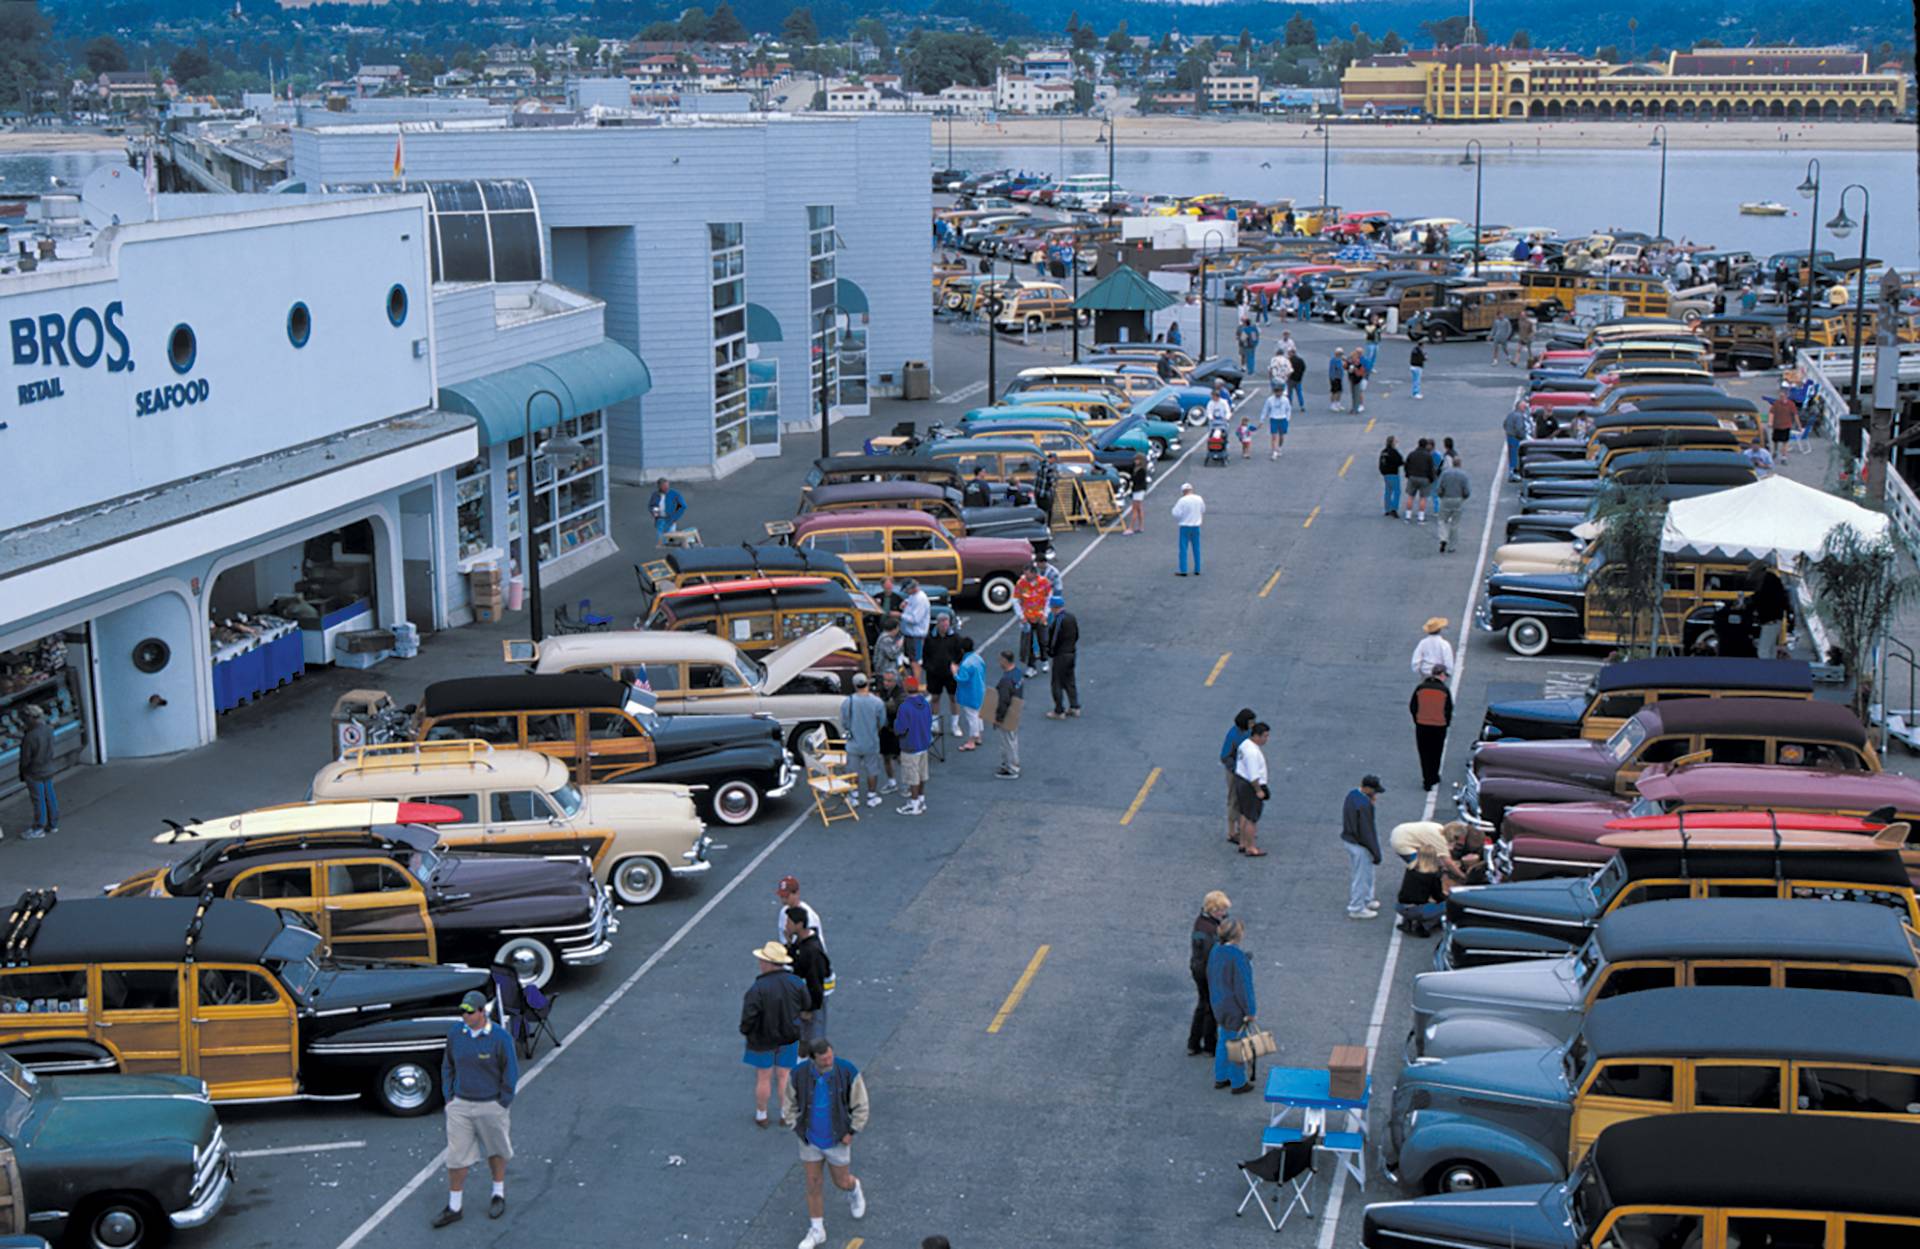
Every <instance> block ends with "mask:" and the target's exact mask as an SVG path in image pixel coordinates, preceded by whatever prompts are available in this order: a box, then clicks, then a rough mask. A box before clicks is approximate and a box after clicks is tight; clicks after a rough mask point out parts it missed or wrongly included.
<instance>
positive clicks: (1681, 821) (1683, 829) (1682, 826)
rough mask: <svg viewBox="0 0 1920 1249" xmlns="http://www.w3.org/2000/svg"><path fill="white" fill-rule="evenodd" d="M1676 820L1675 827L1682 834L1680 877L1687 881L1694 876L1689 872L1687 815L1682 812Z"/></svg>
mask: <svg viewBox="0 0 1920 1249" xmlns="http://www.w3.org/2000/svg"><path fill="white" fill-rule="evenodd" d="M1674 819H1675V821H1676V823H1675V824H1674V827H1675V828H1676V829H1677V830H1679V833H1680V877H1681V879H1682V880H1685V879H1688V878H1689V877H1690V876H1691V875H1692V873H1690V872H1688V871H1687V813H1686V812H1685V811H1681V812H1679V813H1677V814H1676V815H1675V817H1674Z"/></svg>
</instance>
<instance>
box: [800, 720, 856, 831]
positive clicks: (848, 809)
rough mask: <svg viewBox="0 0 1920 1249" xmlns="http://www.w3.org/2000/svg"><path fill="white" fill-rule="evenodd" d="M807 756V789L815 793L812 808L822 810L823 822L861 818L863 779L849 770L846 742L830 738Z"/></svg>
mask: <svg viewBox="0 0 1920 1249" xmlns="http://www.w3.org/2000/svg"><path fill="white" fill-rule="evenodd" d="M804 757H805V758H806V761H807V791H808V792H809V793H811V794H812V795H813V809H814V810H815V811H817V812H818V813H819V815H820V823H821V825H822V826H825V825H828V824H831V823H833V822H834V821H835V820H847V819H851V820H855V821H858V820H859V818H860V804H859V802H858V798H857V795H858V794H859V790H860V778H859V777H857V776H855V775H854V774H853V773H851V772H849V771H847V770H846V767H847V744H846V742H844V741H841V740H839V739H836V738H827V739H826V740H825V741H824V742H823V743H821V745H820V748H819V749H818V750H816V751H815V752H814V753H813V754H810V755H805V756H804ZM836 808H837V812H836Z"/></svg>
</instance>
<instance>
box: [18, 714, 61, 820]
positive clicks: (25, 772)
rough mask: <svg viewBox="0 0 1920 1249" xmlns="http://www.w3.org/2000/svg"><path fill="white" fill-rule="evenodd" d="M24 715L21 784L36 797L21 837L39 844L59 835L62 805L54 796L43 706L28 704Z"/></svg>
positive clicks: (49, 733) (50, 747) (50, 748)
mask: <svg viewBox="0 0 1920 1249" xmlns="http://www.w3.org/2000/svg"><path fill="white" fill-rule="evenodd" d="M23 714H24V716H25V718H26V731H25V732H24V733H22V734H21V735H20V780H21V781H22V782H23V783H24V784H25V785H26V787H27V792H28V793H29V794H31V795H32V796H33V823H32V824H31V825H30V826H29V827H28V828H27V831H26V832H24V833H22V834H21V836H23V837H25V838H26V839H27V840H28V841H38V840H39V839H40V838H42V837H45V836H46V835H47V834H48V833H57V832H59V831H60V801H59V799H57V798H55V797H54V794H53V776H54V766H53V730H52V729H51V728H49V727H48V725H47V713H46V709H45V708H43V707H41V706H40V704H38V703H28V704H27V705H26V707H25V708H24V709H23Z"/></svg>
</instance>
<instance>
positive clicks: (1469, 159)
mask: <svg viewBox="0 0 1920 1249" xmlns="http://www.w3.org/2000/svg"><path fill="white" fill-rule="evenodd" d="M1460 163H1461V164H1462V165H1463V166H1466V167H1467V168H1469V169H1470V168H1472V167H1473V163H1474V161H1473V153H1472V152H1471V151H1466V152H1462V153H1460Z"/></svg>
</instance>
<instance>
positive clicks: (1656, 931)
mask: <svg viewBox="0 0 1920 1249" xmlns="http://www.w3.org/2000/svg"><path fill="white" fill-rule="evenodd" d="M1680 985H1700V986H1711V985H1766V986H1771V987H1775V988H1803V989H1836V990H1842V991H1847V992H1857V993H1878V994H1884V995H1889V996H1895V997H1908V998H1911V997H1915V996H1920V956H1917V955H1916V953H1915V948H1914V943H1913V940H1912V939H1911V938H1910V937H1909V935H1908V933H1907V929H1906V926H1905V925H1904V924H1902V923H1901V921H1900V916H1899V915H1897V914H1896V913H1894V912H1892V911H1890V910H1888V909H1887V908H1886V907H1882V906H1874V905H1872V904H1870V903H1865V902H1834V903H1830V904H1828V905H1825V906H1817V907H1810V906H1807V905H1806V904H1805V903H1803V902H1800V901H1796V900H1793V899H1782V898H1697V899H1681V900H1675V901H1667V902H1645V903H1642V904H1641V905H1639V906H1631V907H1627V908H1626V909H1625V910H1621V911H1616V912H1615V913H1613V914H1612V915H1609V916H1607V918H1605V919H1604V920H1601V921H1600V927H1599V929H1598V931H1596V932H1595V933H1594V935H1593V936H1592V937H1591V938H1590V939H1589V940H1588V941H1587V943H1586V944H1585V945H1584V946H1582V947H1581V948H1580V949H1578V950H1576V951H1574V952H1573V953H1571V954H1565V955H1562V956H1560V957H1557V958H1548V959H1541V960H1536V961H1531V962H1519V963H1502V964H1499V965H1497V966H1492V967H1469V968H1462V969H1459V970H1443V971H1430V972H1423V973H1421V974H1420V975H1418V976H1416V977H1414V981H1413V1032H1412V1034H1411V1035H1410V1036H1409V1037H1408V1038H1407V1049H1406V1059H1407V1061H1408V1062H1414V1061H1417V1060H1419V1059H1421V1058H1452V1057H1456V1056H1459V1055H1462V1054H1482V1053H1487V1052H1489V1051H1494V1050H1516V1049H1533V1048H1546V1047H1551V1046H1554V1045H1559V1044H1561V1043H1562V1042H1564V1041H1566V1040H1567V1039H1568V1038H1570V1037H1572V1036H1573V1035H1574V1034H1575V1033H1576V1032H1578V1031H1579V1029H1580V1021H1581V1019H1582V1018H1583V1017H1584V1016H1585V1015H1586V1013H1587V1010H1588V1009H1589V1008H1590V1007H1592V1006H1593V1005H1594V1004H1595V1003H1597V1002H1601V1001H1604V1000H1606V999H1608V998H1614V997H1618V996H1621V995H1622V994H1628V993H1637V992H1640V991H1642V990H1646V989H1665V988H1673V987H1676V986H1680Z"/></svg>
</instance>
